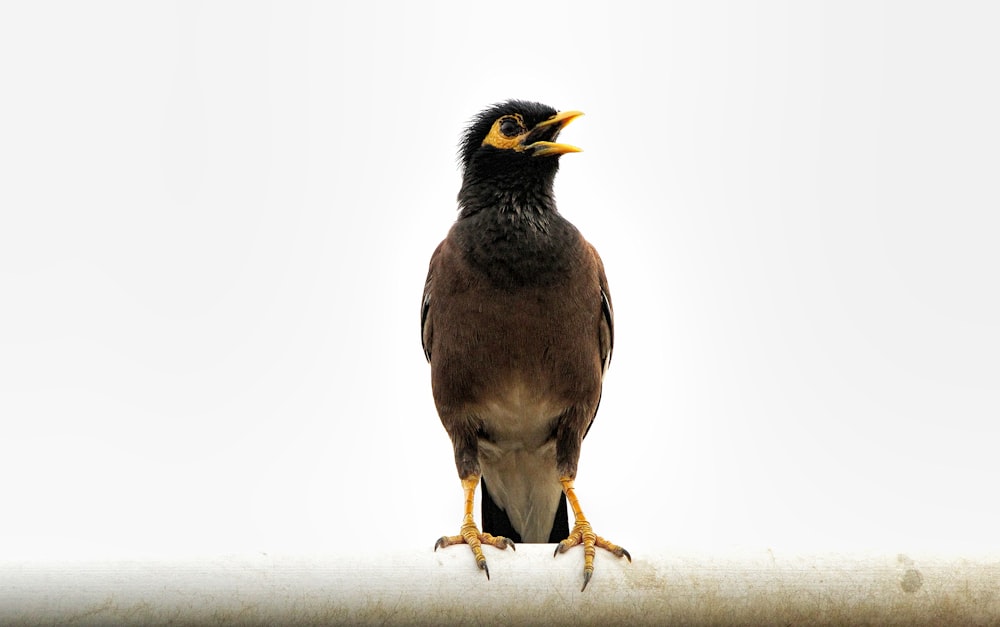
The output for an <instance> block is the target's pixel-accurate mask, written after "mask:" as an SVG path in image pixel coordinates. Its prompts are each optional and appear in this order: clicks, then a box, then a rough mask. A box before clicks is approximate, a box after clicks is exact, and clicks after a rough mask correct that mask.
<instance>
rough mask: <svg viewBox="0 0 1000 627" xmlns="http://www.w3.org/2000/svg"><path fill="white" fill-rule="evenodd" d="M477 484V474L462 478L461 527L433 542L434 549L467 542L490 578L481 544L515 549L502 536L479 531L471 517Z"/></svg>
mask: <svg viewBox="0 0 1000 627" xmlns="http://www.w3.org/2000/svg"><path fill="white" fill-rule="evenodd" d="M477 485H479V475H470V476H468V477H466V478H465V479H462V490H463V491H464V492H465V517H464V518H463V519H462V528H461V529H460V530H459V534H458V535H457V536H441V537H440V538H438V541H437V542H435V543H434V550H435V551H437V550H438V548H439V547H446V546H451V545H452V544H468V545H469V548H471V549H472V555H473V556H474V557H475V558H476V565H478V566H479V569H480V570H482V571H485V572H486V578H487V579H489V578H490V569H489V567H487V566H486V556H485V555H483V549H482V545H483V544H488V545H490V546H495V547H496V548H498V549H506V548H507V547H510V548H511V549H514V550H517V548H516V547H515V546H514V543H513V542H512V541H511V540H510V539H508V538H505V537H503V536H493V535H490V534H488V533H481V532H480V531H479V527H477V526H476V521H475V519H473V517H472V510H473V505H474V503H475V500H476V486H477Z"/></svg>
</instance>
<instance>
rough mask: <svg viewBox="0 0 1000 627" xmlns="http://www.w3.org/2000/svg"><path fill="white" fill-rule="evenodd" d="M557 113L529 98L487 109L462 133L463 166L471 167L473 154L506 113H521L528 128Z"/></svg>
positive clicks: (460, 148)
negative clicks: (530, 100) (528, 99)
mask: <svg viewBox="0 0 1000 627" xmlns="http://www.w3.org/2000/svg"><path fill="white" fill-rule="evenodd" d="M556 113H558V111H556V110H555V109H553V108H552V107H550V106H548V105H543V104H540V103H538V102H529V101H527V100H508V101H506V102H501V103H498V104H495V105H493V106H492V107H490V108H488V109H486V110H485V111H483V112H482V113H480V114H479V115H477V116H476V117H474V118H473V119H472V121H471V122H469V126H468V127H467V128H466V129H465V133H464V134H463V135H462V141H461V143H460V144H459V149H458V158H459V161H460V162H461V164H462V168H463V169H464V168H468V167H469V164H470V163H471V162H472V157H473V155H475V154H476V151H478V150H479V149H480V148H481V147H482V145H483V140H484V139H486V136H487V135H488V134H489V132H490V128H491V127H492V126H493V123H494V122H496V120H497V119H498V118H500V117H502V116H505V115H513V114H519V115H520V116H521V117H522V119H524V123H525V125H526V126H527V127H528V128H532V127H534V126H535V125H536V124H538V123H539V122H544V121H545V120H547V119H549V118H551V117H552V116H553V115H555V114H556Z"/></svg>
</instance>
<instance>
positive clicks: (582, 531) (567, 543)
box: [552, 477, 632, 592]
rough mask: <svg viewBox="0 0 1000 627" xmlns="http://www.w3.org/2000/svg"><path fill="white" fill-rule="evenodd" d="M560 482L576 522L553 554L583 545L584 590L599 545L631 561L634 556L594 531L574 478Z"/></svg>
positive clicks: (591, 574) (560, 480) (616, 555)
mask: <svg viewBox="0 0 1000 627" xmlns="http://www.w3.org/2000/svg"><path fill="white" fill-rule="evenodd" d="M559 482H560V483H562V487H563V492H564V493H565V494H566V500H567V501H569V505H570V507H572V508H573V520H574V523H573V529H572V530H571V531H570V532H569V537H567V538H566V539H565V540H563V541H562V542H560V543H559V544H558V545H557V546H556V552H555V553H553V554H552V556H553V557H555V556H556V555H558V554H559V553H565V552H566V551H568V550H569V549H570V548H572V547H574V546H576V545H578V544H582V545H583V587H582V588H580V592H583V591H584V590H586V589H587V584H588V583H590V578H591V577H592V576H593V575H594V555H596V554H597V547H600V548H602V549H606V550H608V551H611V552H612V553H613V554H614V555H615V557H625V558H627V559H628V561H629V563H631V562H632V556H631V555H629V553H628V551H626V550H625V549H623V548H622V547H620V546H618V545H617V544H613V543H611V542H608V541H607V540H605V539H604V538H602V537H601V536H599V535H597V534H595V533H594V529H593V527H591V526H590V523H589V522H587V519H586V517H584V515H583V510H582V509H580V501H579V500H577V498H576V491H575V490H573V479H571V478H570V477H560V478H559Z"/></svg>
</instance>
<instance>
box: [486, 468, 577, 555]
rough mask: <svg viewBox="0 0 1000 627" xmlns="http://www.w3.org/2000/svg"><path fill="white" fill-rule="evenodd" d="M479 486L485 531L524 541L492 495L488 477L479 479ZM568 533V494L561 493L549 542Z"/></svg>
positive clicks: (516, 540)
mask: <svg viewBox="0 0 1000 627" xmlns="http://www.w3.org/2000/svg"><path fill="white" fill-rule="evenodd" d="M479 487H480V488H481V489H482V492H483V507H482V515H483V532H485V533H490V534H493V535H495V536H503V537H505V538H510V539H511V540H513V541H514V542H515V543H520V542H523V540H521V534H519V533H518V532H517V531H515V530H514V525H512V524H510V518H508V517H507V512H505V511H503V510H502V509H500V506H499V505H497V504H496V503H495V502H494V501H493V497H492V496H490V491H489V490H488V489H487V488H486V477H483V478H482V479H480V480H479ZM568 535H569V511H568V510H567V509H566V495H565V494H560V495H559V507H558V508H556V517H555V519H554V520H553V521H552V531H550V532H549V543H550V544H554V543H556V542H560V541H561V540H565V539H566V536H568Z"/></svg>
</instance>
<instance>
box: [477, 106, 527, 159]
mask: <svg viewBox="0 0 1000 627" xmlns="http://www.w3.org/2000/svg"><path fill="white" fill-rule="evenodd" d="M527 132H528V129H526V128H525V127H524V119H523V118H522V117H521V115H520V114H518V113H515V114H514V115H505V116H503V117H502V118H500V119H498V120H497V121H496V122H494V123H493V127H492V128H490V132H489V134H488V135H486V139H484V140H483V145H484V146H493V147H494V148H499V149H501V150H516V151H518V152H521V151H523V150H524V144H522V143H521V138H522V137H523V136H524V135H525V134H526V133H527Z"/></svg>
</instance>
